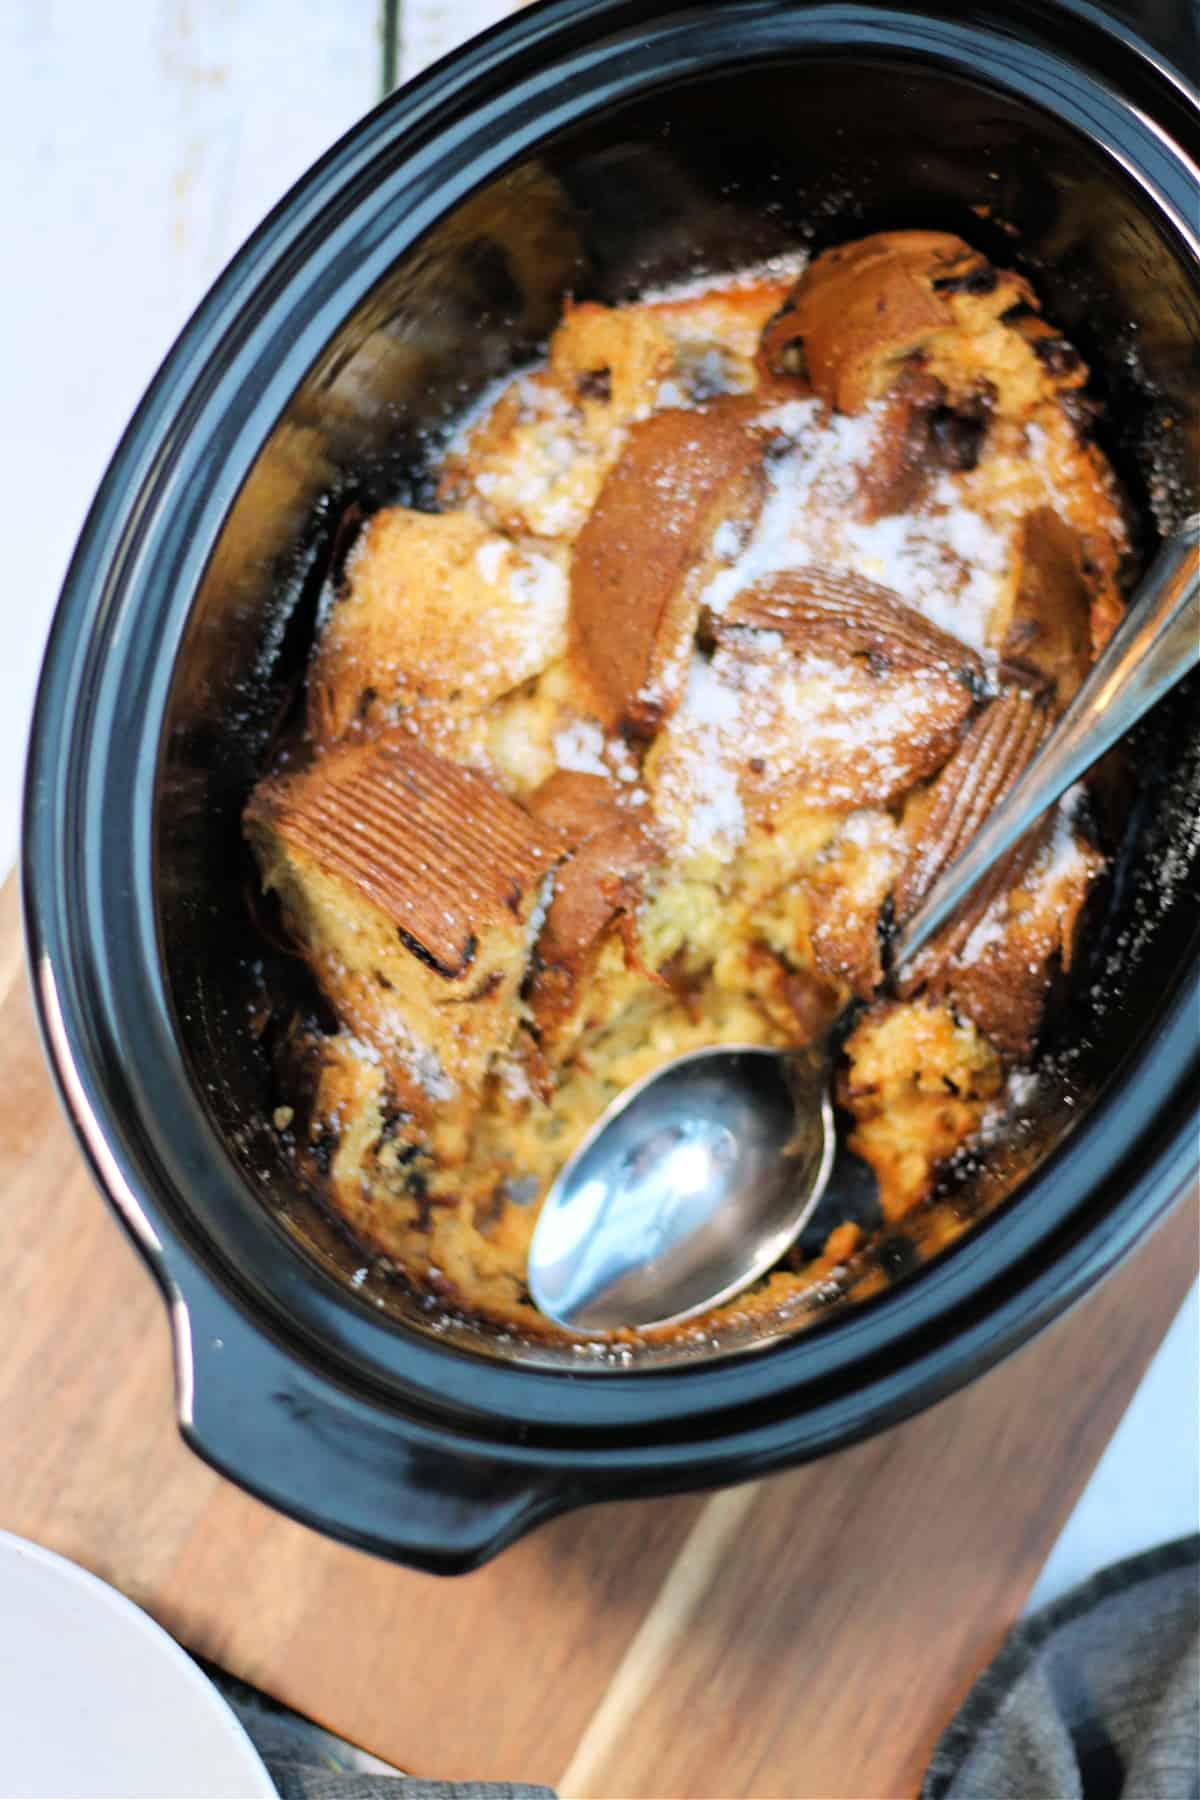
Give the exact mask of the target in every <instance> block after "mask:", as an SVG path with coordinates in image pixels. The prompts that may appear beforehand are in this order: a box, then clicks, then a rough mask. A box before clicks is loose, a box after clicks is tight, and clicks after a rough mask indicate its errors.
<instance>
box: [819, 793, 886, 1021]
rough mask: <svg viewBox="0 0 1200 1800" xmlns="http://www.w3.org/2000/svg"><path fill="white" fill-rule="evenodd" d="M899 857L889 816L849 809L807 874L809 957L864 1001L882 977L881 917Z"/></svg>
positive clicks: (825, 972) (824, 972) (884, 813)
mask: <svg viewBox="0 0 1200 1800" xmlns="http://www.w3.org/2000/svg"><path fill="white" fill-rule="evenodd" d="M903 861H904V842H903V838H902V836H901V832H900V828H899V826H898V825H897V824H896V822H895V820H894V819H893V818H892V816H891V814H890V813H887V812H882V811H878V812H872V811H869V810H864V811H862V812H855V813H851V815H850V817H849V818H848V819H847V820H846V823H845V825H844V826H843V827H842V829H841V831H840V832H839V833H838V835H837V837H836V838H835V839H834V840H833V842H832V844H830V845H829V847H828V849H826V850H825V851H823V852H822V854H821V855H820V856H819V857H818V859H817V861H816V864H815V866H814V867H813V870H812V872H811V874H810V875H809V876H808V878H807V887H808V905H809V917H810V924H809V938H810V944H811V949H812V957H813V961H814V962H815V964H816V966H817V968H818V969H819V970H820V971H821V972H822V973H823V974H824V975H827V976H829V977H830V978H831V979H833V980H834V981H837V982H840V983H843V984H844V985H845V987H848V988H849V989H850V990H851V992H853V993H855V994H858V995H859V996H860V997H861V998H862V999H864V1000H869V999H870V997H871V995H872V994H873V993H875V991H876V989H877V988H878V987H879V985H880V983H881V982H882V980H883V963H882V960H881V957H880V950H879V915H880V912H881V910H882V908H883V904H884V902H885V900H886V899H887V897H888V894H889V893H890V892H891V889H892V883H893V882H894V881H895V879H896V875H897V873H898V871H899V870H900V868H901V867H902V865H903Z"/></svg>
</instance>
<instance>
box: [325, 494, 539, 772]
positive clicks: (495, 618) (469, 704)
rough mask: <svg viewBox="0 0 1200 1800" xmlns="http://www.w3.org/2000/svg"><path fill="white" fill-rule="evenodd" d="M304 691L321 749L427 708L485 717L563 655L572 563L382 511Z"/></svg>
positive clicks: (441, 517) (472, 531)
mask: <svg viewBox="0 0 1200 1800" xmlns="http://www.w3.org/2000/svg"><path fill="white" fill-rule="evenodd" d="M345 589H346V591H345V593H344V595H343V597H342V598H341V599H340V600H339V601H338V602H337V604H336V605H335V606H334V608H333V610H332V612H331V613H330V615H329V618H328V619H327V620H326V623H325V627H324V630H323V631H322V633H321V639H320V644H319V647H318V650H317V655H316V658H315V661H314V664H313V668H312V672H311V675H310V677H309V684H308V701H309V730H310V734H311V736H312V738H313V740H314V742H316V743H317V744H329V743H332V742H335V741H336V740H337V739H338V738H340V737H343V736H344V735H345V733H346V732H347V731H348V730H349V729H350V727H351V726H352V725H354V724H356V723H359V724H363V725H365V726H368V727H371V726H378V725H380V724H383V723H387V722H393V723H394V722H395V721H396V719H397V718H398V716H399V715H400V714H401V713H403V712H407V711H411V710H412V709H413V708H414V707H420V706H422V705H425V704H427V703H429V702H433V703H435V704H437V705H440V706H442V707H445V708H447V709H449V710H451V711H454V712H459V713H462V714H466V715H469V714H473V713H478V712H481V711H482V710H483V709H484V708H485V707H486V706H488V705H489V704H490V703H491V702H492V701H493V700H496V699H498V698H500V696H501V695H503V694H506V693H509V692H510V691H511V690H512V689H513V688H515V687H518V686H519V685H520V684H521V683H522V682H524V681H528V680H529V679H530V677H531V676H534V675H540V674H541V672H542V670H543V669H545V668H546V667H547V665H548V664H549V663H551V662H553V661H554V660H555V659H556V658H557V657H559V656H561V655H562V652H563V647H564V643H565V633H566V612H567V582H566V561H565V553H564V552H562V551H561V550H560V549H559V548H558V547H557V546H555V545H542V546H531V545H528V544H525V545H519V544H514V543H511V542H510V541H509V539H508V538H505V537H502V536H500V535H499V534H498V533H496V532H493V531H490V530H489V529H488V527H487V526H486V525H484V524H483V523H481V521H480V520H478V519H474V518H471V517H470V516H469V515H468V514H466V513H421V512H412V511H410V510H409V509H408V508H407V507H403V506H391V507H386V508H384V510H383V511H381V512H378V513H376V514H375V515H374V517H373V518H371V519H370V520H369V521H368V523H367V525H366V526H365V527H364V529H363V532H362V534H361V536H360V538H359V540H358V542H357V543H356V545H355V546H354V549H353V551H352V552H351V555H350V557H349V560H348V562H347V565H346V574H345Z"/></svg>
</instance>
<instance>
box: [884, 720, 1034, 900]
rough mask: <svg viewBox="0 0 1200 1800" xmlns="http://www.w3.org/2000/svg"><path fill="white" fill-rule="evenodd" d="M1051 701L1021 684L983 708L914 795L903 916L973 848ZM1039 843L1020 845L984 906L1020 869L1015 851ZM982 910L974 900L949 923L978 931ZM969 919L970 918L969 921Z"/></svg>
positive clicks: (902, 882) (907, 822) (899, 896)
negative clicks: (938, 770) (975, 927)
mask: <svg viewBox="0 0 1200 1800" xmlns="http://www.w3.org/2000/svg"><path fill="white" fill-rule="evenodd" d="M1048 723H1049V720H1048V717H1047V713H1046V709H1045V707H1044V706H1043V705H1042V704H1041V702H1040V700H1039V699H1038V698H1037V697H1035V696H1034V695H1032V694H1028V693H1024V692H1022V691H1021V690H1019V689H1016V688H1013V689H1010V690H1009V691H1008V692H1006V693H1004V694H1001V695H999V697H998V698H997V699H995V700H993V701H991V702H990V703H989V704H988V705H987V706H986V707H984V709H983V711H982V712H980V713H978V714H976V716H975V718H974V719H973V720H972V721H971V725H970V728H969V730H968V731H967V733H966V735H965V736H964V738H963V740H962V742H961V743H960V744H959V746H958V748H957V750H956V751H955V753H954V755H953V756H952V757H951V758H950V760H949V762H948V763H947V764H946V766H945V767H944V768H943V769H942V771H941V773H940V774H939V775H938V777H937V779H936V780H935V781H934V782H933V783H932V784H931V785H930V786H929V787H928V788H927V789H926V790H925V791H924V792H923V793H921V794H918V795H916V796H914V798H913V799H912V800H911V801H910V802H909V805H908V808H907V810H906V812H905V816H904V830H905V836H906V838H907V840H908V844H909V852H908V856H907V859H906V861H905V865H904V870H903V873H902V874H901V876H900V879H899V881H898V882H897V883H896V889H895V893H894V894H893V896H892V901H893V905H894V907H895V913H896V920H897V922H898V923H899V924H903V923H904V922H905V921H906V920H907V919H910V918H911V917H912V915H913V913H915V912H916V910H917V907H918V906H919V905H920V904H921V901H922V900H923V899H924V898H925V896H926V894H927V893H928V892H929V890H930V888H931V887H932V886H933V884H934V882H935V881H936V880H937V878H938V876H939V875H941V874H942V872H943V870H945V869H947V868H949V866H950V864H951V863H952V862H953V861H954V859H955V857H957V856H959V855H960V854H961V853H962V851H963V850H965V849H966V847H967V845H968V844H969V843H970V841H971V839H972V838H973V837H974V836H975V834H976V832H977V831H978V830H979V828H980V826H981V825H982V824H983V822H984V820H985V819H986V818H987V816H988V814H989V813H990V812H991V811H992V808H993V807H994V806H996V805H997V804H998V803H999V801H1001V800H1002V799H1003V798H1004V796H1005V794H1006V793H1007V792H1008V790H1009V788H1010V787H1011V786H1012V784H1013V782H1014V781H1015V780H1016V779H1017V776H1018V775H1019V774H1020V773H1021V771H1022V769H1023V768H1024V767H1025V765H1026V764H1027V763H1028V761H1029V759H1030V757H1031V756H1032V755H1033V753H1034V751H1035V750H1036V749H1037V747H1038V745H1039V744H1040V743H1041V741H1042V738H1043V737H1044V736H1045V734H1046V730H1047V726H1048ZM1034 847H1035V845H1034V844H1033V843H1032V842H1028V841H1027V847H1026V848H1025V849H1024V850H1023V849H1022V846H1020V845H1018V846H1017V847H1016V849H1015V850H1014V852H1013V853H1012V856H1011V857H1006V858H1005V861H1004V863H1003V865H1001V867H1000V868H999V869H998V870H997V871H996V872H995V875H994V877H993V878H992V879H991V880H989V882H988V883H987V889H986V894H985V895H984V897H983V899H982V901H980V900H978V899H977V901H976V903H975V904H976V908H977V909H978V911H979V912H982V911H983V910H986V906H987V904H988V900H989V898H990V897H991V896H993V895H995V894H996V893H997V892H999V890H1000V887H1001V886H1002V885H1004V882H1005V881H1006V880H1011V879H1013V878H1014V877H1015V875H1016V873H1017V869H1018V866H1019V864H1018V863H1016V862H1014V860H1013V858H1014V857H1019V856H1021V855H1024V856H1025V857H1026V858H1027V857H1028V855H1029V854H1031V853H1032V850H1033V848H1034ZM976 916H977V914H976V911H975V909H973V908H972V907H971V906H967V907H964V908H963V916H962V917H961V918H960V919H959V920H958V921H956V922H954V923H952V925H951V926H949V927H948V928H947V929H948V930H951V931H962V930H963V929H964V924H965V930H966V931H967V932H969V931H970V929H971V926H972V923H973V922H974V921H975V918H976ZM968 921H969V922H968Z"/></svg>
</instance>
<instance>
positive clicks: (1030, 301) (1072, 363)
mask: <svg viewBox="0 0 1200 1800" xmlns="http://www.w3.org/2000/svg"><path fill="white" fill-rule="evenodd" d="M1005 314H1010V315H1011V318H1010V320H1009V321H1008V323H1004V322H1003V321H1004V315H1005ZM764 357H765V359H766V366H767V368H768V369H769V370H770V371H771V372H773V373H776V374H794V375H796V376H797V377H798V378H799V379H800V380H802V381H803V382H804V383H806V384H807V383H811V386H812V388H813V389H814V390H815V391H816V393H817V394H819V395H820V397H821V399H822V400H824V401H825V402H826V404H827V405H829V406H832V407H834V408H836V409H837V410H838V411H839V412H846V413H857V412H861V411H862V409H863V407H864V406H866V405H867V403H868V401H870V400H873V399H877V398H878V397H879V396H880V395H882V394H883V393H885V392H886V391H887V389H888V388H890V387H891V386H892V384H893V383H894V382H895V381H896V380H897V379H898V378H899V376H900V375H901V374H902V372H903V371H904V368H905V365H906V364H908V365H909V366H910V367H911V366H912V364H913V363H914V362H919V364H920V366H922V367H923V368H924V370H925V371H926V372H927V373H928V374H929V375H932V376H934V377H935V378H936V379H938V380H939V381H941V382H942V384H943V386H944V388H945V391H946V394H947V396H948V399H949V401H950V403H951V404H952V405H953V404H958V403H959V402H961V401H964V400H969V399H971V398H972V397H974V395H976V394H977V393H978V392H979V384H980V383H981V382H982V381H987V382H988V383H989V384H990V386H991V388H992V390H993V392H994V395H995V399H996V404H997V405H998V406H999V407H1000V408H1001V409H1003V410H1005V411H1008V412H1015V413H1021V412H1024V411H1025V410H1027V409H1028V408H1029V407H1030V406H1031V405H1032V404H1034V403H1035V402H1036V401H1037V400H1038V399H1040V398H1043V397H1045V395H1047V394H1053V393H1059V392H1062V391H1064V390H1066V389H1069V388H1075V387H1078V386H1080V385H1082V383H1083V382H1084V381H1085V380H1086V378H1087V370H1086V369H1085V367H1084V365H1083V363H1082V362H1081V360H1080V359H1079V357H1078V356H1077V355H1076V353H1075V352H1074V350H1072V349H1071V348H1070V346H1069V345H1066V344H1065V343H1064V342H1063V340H1062V339H1061V338H1060V337H1059V336H1058V334H1057V332H1055V331H1054V330H1053V328H1052V327H1051V326H1049V325H1048V324H1046V322H1045V321H1044V320H1043V319H1041V318H1040V317H1039V316H1038V302H1037V298H1036V296H1035V295H1034V292H1033V290H1032V288H1031V287H1030V286H1029V283H1028V282H1027V281H1026V280H1025V279H1024V277H1023V276H1020V275H1017V274H1015V273H1014V272H1013V271H1012V270H999V269H995V268H993V267H992V265H991V264H990V263H989V262H988V261H987V260H986V258H985V257H983V256H981V255H980V254H979V253H978V252H977V251H974V250H972V249H971V247H970V246H969V245H968V244H966V243H964V242H963V240H962V239H961V238H957V237H953V236H951V235H950V234H948V233H946V232H938V231H886V232H880V233H878V234H877V235H875V236H873V237H866V238H859V239H858V240H857V241H856V242H854V243H851V244H841V245H838V246H837V247H836V248H834V249H832V250H826V251H825V252H823V254H822V255H820V256H818V257H817V259H816V261H815V262H813V263H812V264H811V266H810V267H809V268H808V269H806V270H805V272H804V273H803V275H801V277H800V279H799V281H798V282H797V283H796V286H795V288H794V289H793V291H792V293H791V294H790V295H789V297H788V299H787V301H786V302H785V306H784V309H783V311H782V313H781V315H780V316H778V317H777V318H776V319H775V320H774V321H772V323H771V325H769V326H768V328H767V332H766V333H765V334H764Z"/></svg>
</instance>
